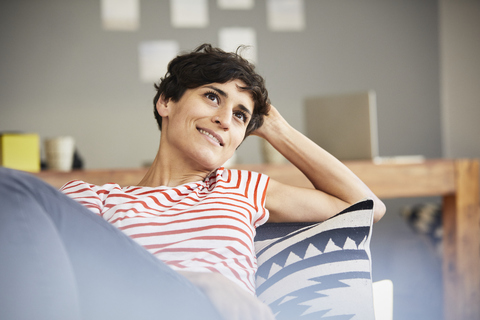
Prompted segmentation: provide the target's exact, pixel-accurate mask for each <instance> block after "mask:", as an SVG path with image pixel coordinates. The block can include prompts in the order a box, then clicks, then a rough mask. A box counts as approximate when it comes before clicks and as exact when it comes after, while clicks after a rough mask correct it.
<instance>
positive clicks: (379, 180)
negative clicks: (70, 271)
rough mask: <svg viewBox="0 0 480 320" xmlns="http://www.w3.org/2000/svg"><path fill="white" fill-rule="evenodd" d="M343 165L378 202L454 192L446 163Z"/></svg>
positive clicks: (54, 179) (300, 178) (51, 177)
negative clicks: (361, 182) (381, 199)
mask: <svg viewBox="0 0 480 320" xmlns="http://www.w3.org/2000/svg"><path fill="white" fill-rule="evenodd" d="M345 164H346V165H347V166H348V167H349V168H350V169H351V170H352V171H353V172H354V173H355V174H357V175H358V176H359V177H360V179H362V180H363V181H364V182H365V183H366V184H367V185H368V186H369V187H370V188H371V189H372V190H373V192H374V193H375V194H376V195H377V196H378V197H380V198H384V199H386V198H401V197H420V196H438V195H447V194H453V193H454V192H455V166H454V161H450V160H428V161H425V162H421V163H412V164H375V163H373V162H371V161H348V162H345ZM235 168H238V169H245V170H251V171H256V172H262V173H265V174H267V175H268V176H270V177H271V178H273V179H275V180H278V181H280V182H283V183H286V184H292V185H296V186H304V187H312V185H311V183H310V182H309V181H308V179H307V178H306V177H305V176H304V175H303V174H302V173H301V172H300V171H299V170H298V169H297V168H295V167H294V166H293V165H290V164H282V165H264V164H258V165H255V164H254V165H238V166H235ZM146 171H147V169H116V170H86V171H72V172H68V173H65V172H52V171H44V172H40V173H38V174H36V175H37V176H38V177H40V178H41V179H43V180H45V181H46V182H48V183H50V184H51V185H53V186H54V187H56V188H60V187H61V186H62V185H63V184H65V183H66V182H68V181H70V180H73V179H78V180H83V181H87V182H89V183H93V184H100V185H101V184H104V183H108V182H115V183H118V184H119V185H121V186H127V185H135V184H137V183H138V182H139V181H140V180H141V179H142V177H143V176H144V175H145V173H146Z"/></svg>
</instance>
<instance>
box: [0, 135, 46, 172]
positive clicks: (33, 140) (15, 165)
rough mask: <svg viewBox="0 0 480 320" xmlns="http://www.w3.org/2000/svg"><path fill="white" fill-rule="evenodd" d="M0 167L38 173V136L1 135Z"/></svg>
mask: <svg viewBox="0 0 480 320" xmlns="http://www.w3.org/2000/svg"><path fill="white" fill-rule="evenodd" d="M0 166H3V167H7V168H12V169H17V170H23V171H30V172H39V171H40V138H39V136H38V134H19V133H3V134H1V135H0Z"/></svg>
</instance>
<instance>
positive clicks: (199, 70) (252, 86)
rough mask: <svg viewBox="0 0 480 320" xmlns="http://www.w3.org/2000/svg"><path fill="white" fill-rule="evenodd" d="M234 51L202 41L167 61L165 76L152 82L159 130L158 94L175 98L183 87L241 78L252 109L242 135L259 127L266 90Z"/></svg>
mask: <svg viewBox="0 0 480 320" xmlns="http://www.w3.org/2000/svg"><path fill="white" fill-rule="evenodd" d="M241 48H242V47H239V49H237V52H225V51H223V50H222V49H219V48H214V47H212V46H211V45H210V44H202V45H201V46H199V47H198V48H196V49H195V50H193V51H192V52H190V53H186V54H182V55H178V56H177V57H176V58H174V59H173V60H172V61H170V63H169V64H168V69H167V73H166V74H165V77H163V78H161V79H160V82H159V84H155V89H156V90H157V94H156V95H155V98H154V99H153V109H154V114H155V119H156V120H157V123H158V127H159V129H160V130H162V117H161V116H160V115H159V114H158V111H157V108H156V105H157V102H158V99H160V96H162V95H163V98H164V99H165V100H169V99H172V100H173V101H175V102H177V101H179V100H180V99H181V98H182V96H183V94H184V93H185V91H186V90H187V89H194V88H198V87H200V86H203V85H206V84H209V83H226V82H229V81H231V80H241V81H242V82H243V83H245V87H241V89H242V90H247V91H249V92H250V93H251V94H252V99H253V102H254V109H253V113H252V118H251V120H250V123H249V124H248V126H247V130H246V134H245V136H248V135H249V134H250V133H252V132H253V131H255V130H256V129H257V128H259V127H261V126H262V124H263V117H264V116H265V115H267V114H268V111H269V110H270V100H269V98H268V91H267V89H266V88H265V81H264V79H263V78H262V77H261V76H260V75H259V74H257V73H256V71H255V66H254V65H253V64H252V63H250V62H249V61H247V60H246V59H244V58H243V57H241V56H240V54H239V50H240V49H241Z"/></svg>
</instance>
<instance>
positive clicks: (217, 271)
mask: <svg viewBox="0 0 480 320" xmlns="http://www.w3.org/2000/svg"><path fill="white" fill-rule="evenodd" d="M156 88H157V95H156V97H155V99H154V110H155V116H156V119H157V122H158V125H159V127H160V129H161V132H162V133H161V139H160V147H159V149H158V152H157V155H156V158H155V160H154V162H153V165H152V166H151V167H150V169H149V171H148V172H147V174H146V175H145V177H144V178H143V179H142V181H140V183H139V184H138V185H137V186H131V187H124V188H122V187H120V186H118V185H115V184H107V185H105V186H93V185H90V184H88V183H85V182H81V181H73V182H70V183H68V184H67V185H65V186H64V187H63V188H62V191H63V192H64V193H66V194H67V195H69V196H70V197H71V198H73V199H75V200H76V201H77V202H80V203H81V204H82V205H83V206H85V207H88V208H89V209H90V210H91V211H94V212H95V213H97V214H98V215H100V216H102V217H103V218H104V219H105V220H107V221H109V222H110V223H111V224H113V225H115V226H116V227H117V228H118V229H120V230H122V232H124V233H125V234H127V235H129V236H130V238H133V239H134V240H135V241H136V242H138V243H140V244H141V245H142V246H143V247H144V248H146V249H147V250H148V251H150V253H151V254H152V255H151V256H152V257H153V256H156V257H157V258H158V260H161V261H163V262H164V263H165V264H166V265H168V266H169V267H170V268H173V269H175V270H177V272H173V271H171V269H170V268H169V267H166V266H165V265H163V264H161V265H160V267H157V266H156V265H157V263H156V262H154V263H153V264H154V265H155V266H154V267H153V269H155V268H161V269H162V271H161V273H162V274H168V276H170V277H173V278H175V279H176V281H183V280H184V278H181V277H180V276H179V275H178V274H182V275H183V276H185V277H186V278H188V279H189V280H190V282H191V283H193V284H194V285H195V286H196V288H198V289H199V290H200V291H199V292H196V291H195V290H190V291H193V292H195V294H197V295H198V296H199V298H198V299H197V298H192V299H193V300H197V302H198V301H203V302H202V303H201V306H194V307H192V306H190V305H189V304H188V303H186V305H189V307H191V309H192V310H194V311H193V312H194V313H195V314H196V318H199V317H200V315H202V314H205V315H206V318H209V319H210V317H212V316H211V314H212V312H213V313H215V312H218V313H219V314H220V316H221V317H222V318H224V319H236V317H238V318H239V319H272V318H273V316H272V315H271V313H270V312H269V310H268V308H267V307H266V306H264V305H263V304H261V303H259V302H258V301H257V300H256V299H255V298H254V290H255V285H254V281H253V279H254V273H255V268H256V261H255V253H254V248H253V237H254V235H255V228H256V227H257V226H259V225H261V224H263V223H265V222H266V221H267V220H268V221H271V222H288V221H302V222H312V221H323V220H325V219H327V218H329V217H331V216H333V215H334V214H336V213H337V212H339V211H341V210H342V209H344V208H346V207H348V206H349V205H351V204H353V203H355V202H358V201H359V200H362V199H364V198H367V197H369V198H372V199H373V200H374V201H375V208H376V209H375V218H374V219H375V221H378V219H380V218H381V216H382V215H383V214H384V212H385V207H384V205H383V204H382V202H381V201H380V200H379V199H378V198H377V197H376V196H375V195H374V194H373V193H372V192H371V191H370V190H369V189H368V187H366V186H365V184H363V183H362V182H361V181H360V180H359V179H358V178H357V177H356V176H355V175H354V174H353V173H352V172H351V171H350V170H348V169H347V168H346V167H345V166H344V165H343V164H342V163H341V162H339V161H338V160H336V159H335V158H334V157H332V156H331V155H330V154H328V153H327V152H326V151H324V150H323V149H321V148H320V147H319V146H317V145H315V144H314V143H313V142H312V141H310V140H309V139H308V138H306V137H305V136H303V135H302V134H301V133H299V132H298V131H296V130H295V129H294V128H292V127H291V126H290V125H289V124H288V123H287V122H286V121H285V119H283V117H282V116H281V115H280V114H279V113H278V111H277V110H276V109H275V108H274V107H273V106H271V105H270V103H269V100H268V94H267V91H266V89H265V87H264V81H263V79H262V78H261V77H260V76H259V75H257V74H256V73H255V71H254V67H253V65H251V64H250V63H249V62H247V61H246V60H244V59H243V58H241V57H240V56H239V55H237V54H234V53H225V52H223V51H222V50H220V49H216V48H212V47H211V46H210V45H202V46H200V47H199V48H197V49H196V50H194V51H193V52H191V53H187V54H184V55H180V56H178V57H177V58H175V59H174V60H172V62H171V63H170V64H169V67H168V72H167V74H166V76H165V78H163V79H162V81H161V82H160V84H159V85H158V86H156ZM250 134H253V135H257V136H259V137H261V138H263V139H266V140H267V141H268V142H269V143H270V144H272V145H273V146H274V147H275V148H276V149H277V150H278V151H279V152H280V153H282V154H283V155H284V156H285V157H286V158H287V159H288V160H289V161H290V162H292V163H293V164H294V165H295V166H296V167H297V168H299V169H300V170H301V171H302V172H303V173H304V174H305V175H306V176H307V178H308V179H309V180H310V181H311V182H312V184H313V185H314V187H315V189H304V188H297V187H292V186H289V185H285V184H282V183H280V182H277V181H275V180H273V179H269V178H268V177H266V176H265V175H263V174H258V173H253V172H247V171H238V170H227V169H224V168H223V167H222V165H223V163H225V162H226V161H227V160H228V159H229V158H230V157H231V156H232V155H233V153H234V152H235V150H236V149H237V148H238V147H239V145H240V144H241V142H242V141H243V139H244V138H245V137H246V136H248V135H250ZM5 189H8V188H5ZM58 198H61V197H60V196H58ZM62 201H64V202H67V200H66V199H63V198H62ZM48 202H49V204H50V203H51V201H48ZM56 202H57V200H56V201H54V202H53V203H56ZM66 206H67V207H68V206H71V205H70V204H68V205H66ZM62 208H63V206H62ZM49 209H50V208H47V211H48V210H49ZM53 211H65V209H64V208H63V209H61V210H59V209H55V210H53ZM85 214H86V213H82V214H77V215H85ZM96 218H97V217H95V219H96ZM60 219H64V218H63V217H62V218H60ZM88 219H93V218H88ZM83 220H85V219H83ZM82 223H83V222H82ZM90 229H91V226H88V227H82V228H81V230H83V231H82V232H84V234H83V237H86V238H88V237H89V236H88V235H87V233H89V232H90ZM67 230H69V229H68V228H67ZM70 232H71V231H68V232H67V233H68V235H69V233H70ZM112 233H115V235H116V236H118V237H121V236H119V235H118V232H117V229H115V231H112V230H111V229H110V226H109V227H108V234H112ZM95 234H96V237H101V235H102V232H98V234H97V233H95ZM121 238H122V241H123V242H128V247H135V245H134V244H131V243H130V242H129V241H130V238H129V239H128V240H125V239H123V237H121ZM125 238H127V237H125ZM76 239H77V240H75V241H73V240H64V239H62V240H61V241H67V242H68V243H70V242H78V241H80V240H79V239H82V234H80V235H78V238H76ZM109 241H110V238H109ZM112 242H113V246H117V247H118V244H117V243H115V241H112ZM94 243H96V242H94ZM98 247H105V244H104V243H103V240H98ZM75 248H76V247H75ZM120 248H121V246H120V247H118V248H117V249H111V250H110V249H109V250H106V252H109V255H110V254H112V253H110V251H112V252H117V251H118V250H120V251H121V250H122V249H120ZM135 248H136V247H135ZM76 249H77V248H76ZM77 250H78V249H77ZM133 251H141V250H136V249H135V250H133ZM68 254H69V255H70V253H68ZM141 254H142V255H143V254H144V252H142V253H141ZM99 255H100V254H99ZM129 255H130V254H129ZM133 256H135V254H132V257H133ZM98 259H101V258H99V257H98V256H96V257H95V259H92V260H91V261H90V262H89V263H90V264H92V265H96V264H97V263H98ZM135 259H137V260H142V259H144V258H141V259H139V258H131V259H130V258H129V260H135ZM147 259H148V260H149V263H151V261H150V260H151V259H150V257H148V258H147ZM103 260H108V261H103ZM103 260H102V264H105V265H110V266H112V264H111V260H112V259H110V257H109V258H108V259H106V258H105V259H103ZM82 263H84V261H82ZM123 263H124V262H122V265H123ZM133 263H137V262H136V260H135V261H134V262H133ZM114 265H115V264H114ZM138 265H139V266H141V268H142V269H143V262H138ZM76 268H77V267H76V265H75V264H73V269H74V272H73V273H74V275H73V277H77V275H76V273H75V272H76V270H75V269H76ZM86 268H87V269H88V267H86ZM115 269H116V268H115ZM119 269H124V267H123V266H122V268H119ZM131 270H136V269H135V268H132V269H131ZM117 271H118V270H116V272H117ZM82 272H83V271H82ZM118 272H123V271H121V270H120V271H118ZM145 275H148V277H147V278H152V277H153V278H155V271H153V272H152V271H148V272H146V273H145ZM89 276H91V275H90V274H89ZM108 276H109V275H108ZM108 276H107V275H103V276H102V277H98V276H96V279H97V280H95V281H104V280H103V277H108ZM66 277H67V276H66ZM163 277H164V275H163V276H162V279H163ZM84 278H85V277H84ZM119 278H122V277H121V276H120V277H119ZM123 278H125V277H123ZM123 278H122V280H118V277H117V276H116V275H115V279H116V280H115V281H113V282H115V284H117V283H119V282H123V281H124V279H123ZM178 278H181V279H180V280H178ZM89 281H91V280H90V279H89ZM139 281H143V280H142V279H140V280H139ZM159 283H160V284H159V285H160V286H164V284H163V282H162V281H160V282H159ZM77 284H78V281H77ZM235 284H236V285H235ZM110 285H111V283H110V284H108V285H106V284H102V285H101V287H102V288H107V289H105V290H106V293H104V294H103V295H102V297H104V296H105V295H112V294H114V293H112V290H110V289H108V288H109V286H110ZM91 286H93V284H92V285H91ZM171 286H174V285H171ZM177 286H178V285H177ZM182 286H183V285H182ZM83 287H87V288H83ZM83 287H82V288H83V289H82V290H85V291H88V292H89V294H88V295H87V296H89V295H90V294H91V289H90V288H88V285H86V286H83ZM186 287H188V285H187V286H186ZM169 288H170V287H169ZM188 288H189V289H191V288H190V287H188ZM82 290H80V291H82ZM119 290H120V291H121V289H119ZM186 291H189V290H186ZM139 292H142V290H140V291H139ZM156 294H157V293H156V292H154V293H152V294H148V295H149V296H150V295H156ZM182 294H185V293H180V295H182ZM189 294H190V295H192V294H191V293H189ZM116 295H118V292H116V293H115V296H116ZM202 295H203V296H202ZM83 296H84V295H81V297H80V302H82V301H84V300H85V299H87V300H88V298H83ZM205 296H207V297H208V301H209V302H205V300H206V299H204V298H205ZM176 297H178V296H176V295H175V294H172V296H171V299H170V300H171V301H177V303H178V298H176ZM130 298H131V296H129V298H128V299H130ZM82 299H84V300H82ZM165 301H168V302H167V303H165V304H166V306H164V307H163V308H167V307H168V304H169V303H170V302H169V300H168V299H166V298H165ZM189 301H190V300H189ZM71 303H72V302H71ZM89 303H90V304H91V305H88V308H87V309H88V310H89V311H88V316H87V318H93V317H95V316H96V313H95V312H97V310H98V309H100V308H94V307H92V306H95V303H96V301H93V302H92V301H90V302H89ZM171 303H175V302H171ZM209 303H211V304H212V305H213V309H214V310H213V311H212V310H210V309H211V308H210V307H211V305H209ZM73 304H75V303H74V302H73ZM113 304H114V303H112V305H113ZM83 305H87V304H86V303H84V304H83ZM140 305H141V303H140ZM206 305H208V308H206V309H207V310H203V309H202V308H201V307H202V306H206ZM123 307H124V306H123ZM77 308H79V309H80V310H81V312H84V311H83V309H82V308H83V306H82V304H81V303H80V306H77ZM139 308H141V310H145V309H144V308H145V307H144V306H141V307H139V306H137V305H135V306H132V308H131V309H135V310H139ZM92 309H96V310H93V311H92ZM103 309H104V308H102V310H103ZM127 309H128V308H127ZM174 309H177V308H174ZM110 310H111V308H110ZM102 312H103V311H102ZM145 312H146V313H149V312H152V313H153V314H155V311H151V310H149V311H148V312H147V311H145ZM168 312H170V313H171V314H172V316H173V315H174V316H175V318H179V317H180V318H181V316H179V315H178V314H174V313H172V312H173V311H171V310H169V311H168ZM117 316H118V315H117ZM185 317H186V318H188V315H186V316H185ZM167 318H168V317H167ZM211 319H213V318H211Z"/></svg>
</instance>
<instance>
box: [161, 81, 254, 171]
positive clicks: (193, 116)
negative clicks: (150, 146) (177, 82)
mask: <svg viewBox="0 0 480 320" xmlns="http://www.w3.org/2000/svg"><path fill="white" fill-rule="evenodd" d="M242 86H245V84H244V83H243V82H242V81H240V80H232V81H230V82H226V83H211V84H207V85H204V86H201V87H198V88H194V89H189V90H187V91H186V92H185V93H184V94H183V96H182V98H181V99H180V100H179V101H177V102H174V101H172V100H169V101H165V100H163V99H159V102H158V103H157V110H158V112H159V114H160V115H161V116H162V144H166V145H167V147H168V150H169V153H170V155H171V156H172V157H176V158H172V159H178V160H179V161H180V159H184V160H186V161H187V162H188V163H191V164H193V165H194V166H200V167H199V168H201V169H202V170H210V171H211V170H213V169H216V168H218V167H219V166H221V165H223V164H224V163H225V161H227V160H228V159H229V158H230V157H231V156H232V155H233V153H234V152H235V150H236V149H237V148H238V146H240V144H241V143H242V141H243V139H244V137H245V131H246V129H247V125H248V123H249V122H250V119H251V116H252V113H253V108H254V102H253V100H252V97H251V94H250V92H248V91H243V90H241V89H239V87H242Z"/></svg>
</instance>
